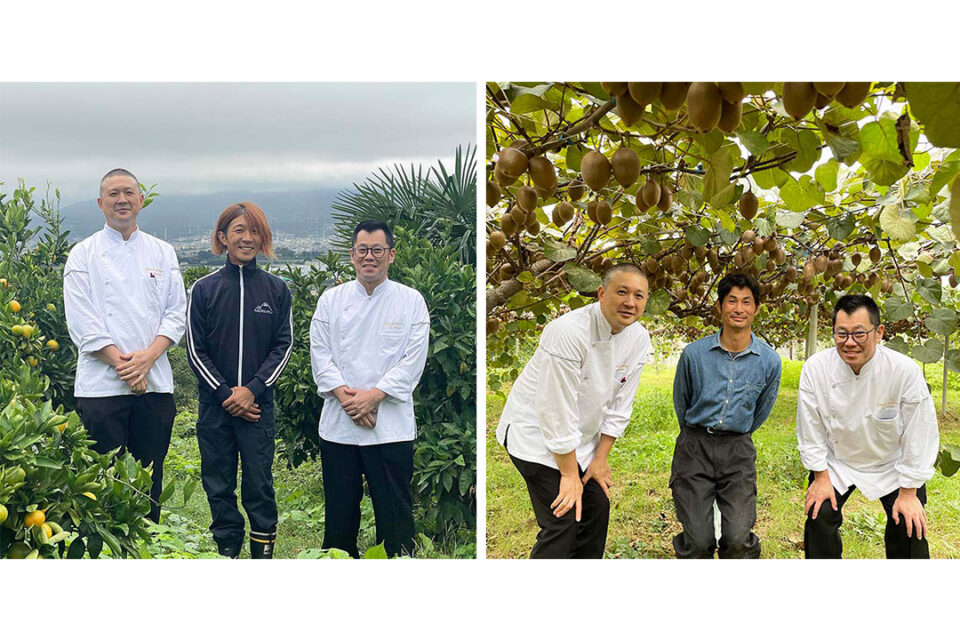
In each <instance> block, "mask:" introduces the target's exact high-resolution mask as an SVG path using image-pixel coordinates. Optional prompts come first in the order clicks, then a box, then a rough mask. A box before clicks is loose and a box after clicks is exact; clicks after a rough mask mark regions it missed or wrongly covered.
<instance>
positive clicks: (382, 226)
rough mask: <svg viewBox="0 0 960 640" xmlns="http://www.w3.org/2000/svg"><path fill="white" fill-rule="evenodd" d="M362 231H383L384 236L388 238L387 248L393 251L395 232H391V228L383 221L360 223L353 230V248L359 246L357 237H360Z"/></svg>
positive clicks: (351, 241) (351, 240)
mask: <svg viewBox="0 0 960 640" xmlns="http://www.w3.org/2000/svg"><path fill="white" fill-rule="evenodd" d="M361 231H366V232H367V233H373V232H374V231H383V235H385V236H387V246H388V247H389V248H391V249H393V232H392V231H390V227H388V226H387V223H386V222H384V221H383V220H363V221H361V222H360V223H358V224H357V226H356V227H354V229H353V237H352V238H351V239H350V244H351V246H352V245H355V244H357V236H358V235H360V232H361Z"/></svg>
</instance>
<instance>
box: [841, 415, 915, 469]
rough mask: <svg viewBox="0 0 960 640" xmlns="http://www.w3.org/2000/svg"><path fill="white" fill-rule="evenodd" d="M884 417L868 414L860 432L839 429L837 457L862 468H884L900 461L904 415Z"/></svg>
mask: <svg viewBox="0 0 960 640" xmlns="http://www.w3.org/2000/svg"><path fill="white" fill-rule="evenodd" d="M881 415H883V416H884V417H883V418H880V417H878V416H877V415H876V414H869V415H867V416H866V417H865V418H864V421H863V424H862V426H861V428H859V429H850V428H838V429H837V430H836V431H835V441H834V444H835V446H836V454H837V458H839V459H840V460H842V461H843V462H845V463H847V464H849V465H851V466H852V467H855V468H858V469H870V468H873V467H880V466H883V465H885V464H888V463H889V462H891V461H894V460H896V458H897V451H898V444H899V440H900V434H899V427H900V415H899V414H898V413H896V412H894V414H893V416H892V417H888V414H887V413H881ZM838 426H839V425H838Z"/></svg>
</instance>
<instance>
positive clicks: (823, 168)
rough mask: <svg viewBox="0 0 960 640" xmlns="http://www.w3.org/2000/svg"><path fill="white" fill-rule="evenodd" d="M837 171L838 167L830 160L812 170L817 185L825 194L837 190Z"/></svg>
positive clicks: (834, 161) (835, 162)
mask: <svg viewBox="0 0 960 640" xmlns="http://www.w3.org/2000/svg"><path fill="white" fill-rule="evenodd" d="M839 169H840V165H839V164H837V161H836V160H833V159H832V158H831V159H830V160H827V161H826V162H824V163H823V164H821V165H819V166H817V168H816V169H815V170H814V172H813V175H814V176H815V177H816V179H817V184H819V185H820V188H822V189H823V190H824V192H825V193H830V192H831V191H833V190H834V189H836V188H837V170H839Z"/></svg>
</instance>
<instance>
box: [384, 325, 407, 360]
mask: <svg viewBox="0 0 960 640" xmlns="http://www.w3.org/2000/svg"><path fill="white" fill-rule="evenodd" d="M406 337H407V331H406V328H405V327H404V325H403V324H402V323H400V322H384V323H383V325H381V327H380V331H379V333H378V334H377V342H378V344H379V347H380V356H381V357H390V356H394V355H396V354H397V353H398V352H399V351H400V350H401V349H402V348H403V343H404V340H405V338H406Z"/></svg>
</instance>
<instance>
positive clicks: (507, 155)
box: [495, 147, 529, 180]
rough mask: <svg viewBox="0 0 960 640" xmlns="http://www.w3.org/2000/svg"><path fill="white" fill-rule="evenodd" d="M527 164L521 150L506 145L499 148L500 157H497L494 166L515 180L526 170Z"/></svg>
mask: <svg viewBox="0 0 960 640" xmlns="http://www.w3.org/2000/svg"><path fill="white" fill-rule="evenodd" d="M528 164H529V163H528V161H527V156H526V155H524V153H523V152H522V151H518V150H517V149H515V148H513V147H507V148H506V149H501V150H500V157H499V159H497V164H496V167H495V168H496V170H497V171H499V172H500V173H501V174H502V175H504V176H506V177H507V178H511V179H513V180H516V179H517V178H519V177H520V176H521V175H522V174H523V172H524V171H526V170H527V165H528Z"/></svg>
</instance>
